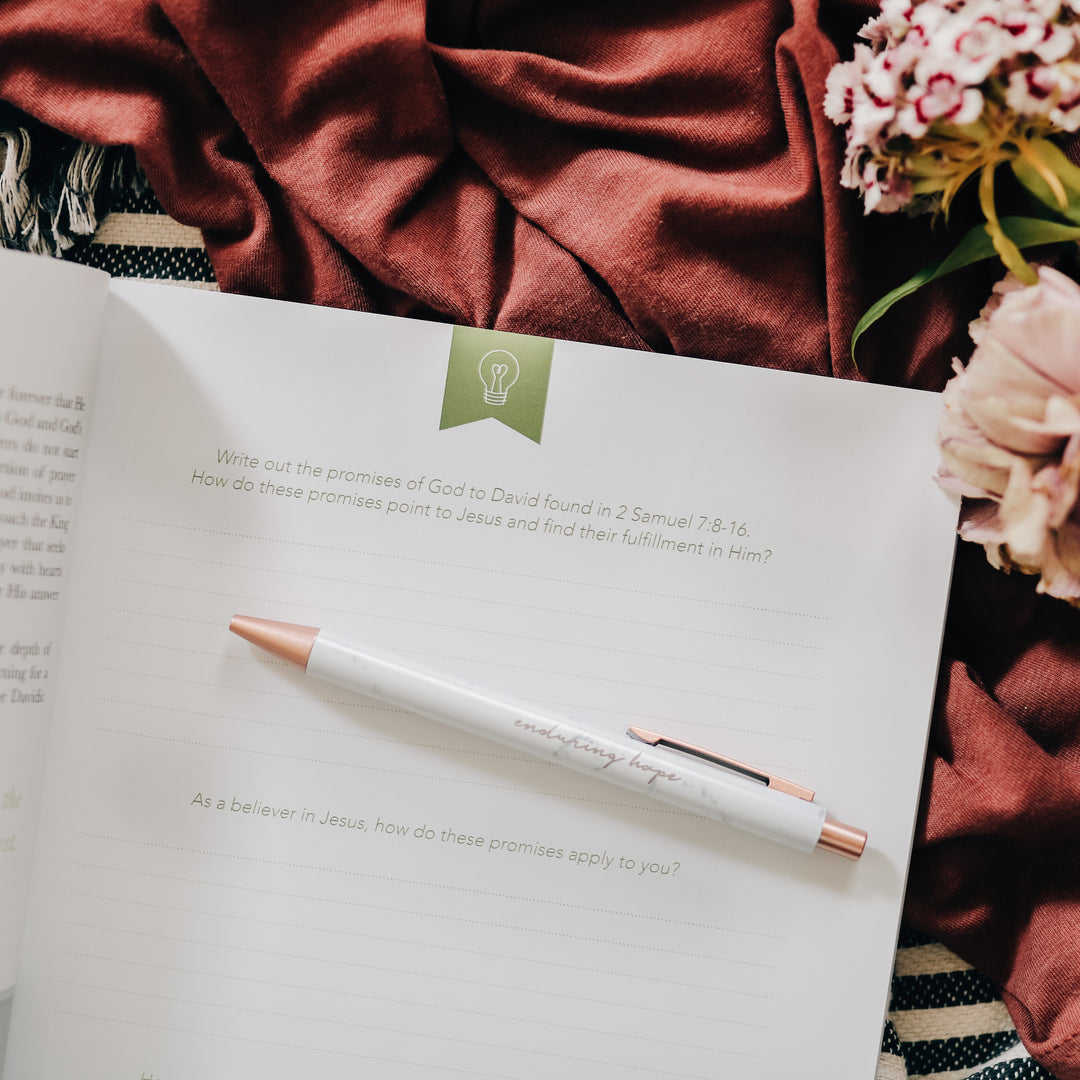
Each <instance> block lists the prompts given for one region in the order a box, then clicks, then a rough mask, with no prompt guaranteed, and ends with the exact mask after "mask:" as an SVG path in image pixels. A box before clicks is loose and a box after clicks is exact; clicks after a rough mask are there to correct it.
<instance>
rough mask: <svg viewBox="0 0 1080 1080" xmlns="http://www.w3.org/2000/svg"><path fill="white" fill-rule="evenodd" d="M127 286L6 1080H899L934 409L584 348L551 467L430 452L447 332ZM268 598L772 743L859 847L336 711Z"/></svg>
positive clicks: (679, 722) (656, 715)
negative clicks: (896, 1001) (299, 1078)
mask: <svg viewBox="0 0 1080 1080" xmlns="http://www.w3.org/2000/svg"><path fill="white" fill-rule="evenodd" d="M113 291H114V294H115V295H114V300H113V302H112V306H111V308H110V312H109V319H110V332H109V335H108V338H107V341H106V348H105V365H104V373H103V378H102V384H101V391H100V402H101V404H100V411H99V414H98V417H97V419H96V426H95V430H94V435H93V445H92V448H91V452H92V454H93V465H92V473H91V475H90V478H89V488H88V491H87V505H88V507H92V510H93V516H92V519H91V520H90V522H89V525H88V528H87V530H86V534H85V537H84V541H83V543H82V545H81V547H80V552H79V563H78V565H77V566H76V570H75V572H76V574H77V575H78V580H77V586H78V587H77V590H76V596H75V598H74V600H75V605H76V606H75V611H74V617H73V618H72V620H71V622H70V626H69V633H68V638H67V646H68V651H69V653H71V654H74V653H75V652H76V648H77V652H78V661H77V662H76V663H72V664H71V665H70V666H69V667H67V668H66V669H65V677H64V686H63V694H62V697H61V699H60V702H59V706H58V711H59V713H60V715H59V717H58V721H57V723H56V726H55V729H54V734H55V738H54V741H53V745H52V751H51V753H52V770H51V773H50V778H49V788H48V794H47V798H48V811H47V814H46V817H45V818H44V823H43V845H42V847H43V857H42V859H41V860H40V862H39V864H38V866H37V868H36V880H35V890H36V891H35V896H34V902H33V916H32V918H31V920H30V923H29V925H28V938H27V940H28V952H27V965H26V972H25V976H26V979H25V982H24V983H23V985H22V987H21V990H20V995H19V997H18V999H17V1000H16V1007H15V1016H14V1021H13V1036H12V1038H13V1046H12V1050H11V1057H12V1062H13V1063H15V1064H14V1075H18V1076H28V1077H32V1076H59V1075H64V1073H65V1070H67V1071H68V1072H72V1073H75V1072H77V1074H78V1075H79V1076H81V1077H84V1078H86V1080H95V1078H101V1080H104V1078H106V1077H109V1078H110V1080H114V1078H117V1077H122V1078H124V1077H132V1078H133V1080H135V1078H139V1077H153V1078H154V1080H172V1078H173V1077H184V1078H189V1077H190V1078H195V1080H212V1078H213V1080H218V1078H221V1080H223V1078H226V1077H233V1076H236V1075H259V1076H266V1077H292V1076H296V1075H309V1074H314V1072H315V1070H316V1069H317V1070H318V1073H319V1075H322V1076H327V1077H342V1078H344V1077H353V1076H356V1075H358V1074H359V1073H360V1072H361V1071H365V1072H367V1071H369V1072H371V1074H372V1075H379V1076H380V1077H401V1078H415V1077H433V1076H443V1075H445V1076H460V1075H467V1076H470V1077H499V1078H506V1077H515V1078H534V1077H535V1078H539V1077H549V1076H551V1075H552V1074H553V1072H554V1071H556V1070H562V1071H563V1072H565V1073H568V1074H569V1075H588V1076H590V1077H596V1078H599V1080H603V1078H607V1077H611V1078H616V1077H618V1078H620V1080H622V1078H626V1077H633V1076H641V1077H657V1078H659V1077H672V1078H709V1077H715V1076H717V1075H722V1074H723V1075H726V1073H727V1071H728V1070H731V1074H732V1075H738V1076H740V1077H747V1078H753V1077H761V1078H766V1077H768V1078H774V1077H776V1076H778V1075H784V1073H783V1071H782V1070H784V1069H794V1067H795V1066H796V1064H797V1063H802V1062H805V1060H807V1058H808V1057H810V1058H813V1059H819V1060H828V1061H829V1062H830V1076H831V1077H836V1078H851V1080H855V1078H857V1077H858V1078H862V1077H865V1076H867V1075H870V1073H871V1072H872V1069H873V1063H874V1061H875V1059H876V1054H877V1049H878V1044H879V1041H880V1033H881V1023H882V1018H883V1014H884V1009H885V1005H886V994H887V988H888V979H889V973H890V967H891V957H892V951H893V947H894V942H895V931H896V925H897V921H898V914H899V906H900V900H901V895H902V890H903V884H904V876H905V868H906V860H907V852H908V845H909V843H910V834H911V829H912V824H913V817H914V810H915V803H916V798H917V793H918V788H919V777H920V768H921V760H922V753H923V748H924V743H925V737H926V724H927V719H928V714H929V708H930V703H931V697H932V692H933V685H934V675H935V670H936V658H937V650H938V644H939V640H940V627H941V619H942V614H943V608H944V597H945V589H946V582H947V578H948V569H949V563H950V556H951V550H952V525H953V523H954V521H955V508H954V507H953V506H951V505H950V504H949V502H948V500H947V499H946V498H945V497H944V496H943V495H942V494H941V493H940V492H938V491H937V489H936V488H935V487H934V485H933V484H932V482H931V481H930V473H931V471H932V454H933V439H932V436H933V430H934V425H935V422H936V415H935V414H936V403H935V401H934V400H933V399H931V398H930V397H928V396H924V395H920V394H914V393H912V394H908V393H900V392H895V391H888V390H882V389H877V388H870V387H865V386H854V385H850V384H841V383H835V382H830V381H826V380H819V379H813V378H804V377H793V376H783V375H778V374H775V373H772V372H766V371H760V370H751V369H738V368H724V367H720V366H718V365H713V364H707V363H703V362H698V361H692V360H683V359H676V358H671V357H655V356H646V355H639V354H635V353H630V352H626V351H620V350H611V349H601V348H598V347H594V346H586V345H573V344H566V343H556V345H555V347H554V354H553V356H552V358H551V368H550V382H549V385H548V390H547V400H546V409H545V410H544V412H543V428H542V436H541V437H540V440H539V442H537V441H536V440H535V438H533V437H529V436H528V435H525V434H522V433H521V431H518V430H513V429H512V428H510V427H509V426H506V425H504V424H501V423H498V422H497V421H496V420H494V419H491V418H489V419H483V420H479V421H477V422H472V423H459V424H456V425H455V426H449V427H446V428H444V429H440V426H439V425H440V417H441V416H445V410H444V406H443V402H444V396H445V395H448V394H449V392H450V391H449V387H448V378H447V371H448V368H447V357H448V353H449V351H450V345H451V334H452V331H451V328H450V327H448V326H440V325H436V324H431V323H421V322H406V321H397V320H391V319H386V318H381V317H377V316H367V315H360V314H356V313H348V312H339V311H328V310H325V309H323V310H319V309H311V308H302V307H296V306H290V305H284V304H273V303H270V302H266V301H258V300H251V299H244V298H238V297H222V296H216V295H212V294H210V295H207V294H198V293H196V294H192V293H185V292H181V291H179V290H170V289H168V288H166V287H155V286H146V285H136V284H132V283H118V284H114V286H113ZM496 376H498V373H496ZM450 381H451V382H452V380H450ZM495 381H497V380H496V377H494V376H493V377H492V379H490V380H487V381H486V382H485V385H484V388H483V391H484V392H490V393H496V392H498V387H497V386H496V387H495V389H494V390H489V388H488V382H492V383H494V382H495ZM235 612H241V613H246V614H252V615H257V616H261V617H265V618H273V619H283V620H287V621H292V622H299V623H305V624H309V625H321V626H327V627H333V628H334V629H336V630H338V631H341V632H343V633H346V634H351V635H353V636H355V638H356V639H357V640H358V641H361V642H367V643H369V644H371V645H372V646H375V647H377V648H379V649H382V650H385V651H389V652H396V653H399V654H401V655H404V656H407V657H412V658H414V659H416V660H417V661H419V662H421V663H423V664H424V665H425V666H427V667H434V668H442V669H445V670H446V671H447V672H448V673H451V674H453V675H454V676H455V677H458V678H467V679H470V680H473V681H475V682H478V683H482V684H486V685H488V686H490V687H491V688H492V689H494V690H496V691H501V692H504V693H507V694H510V695H513V696H514V697H518V698H523V699H525V700H528V701H531V702H534V703H536V704H537V705H539V706H541V707H544V708H548V709H551V710H553V711H557V712H561V713H566V714H570V715H574V716H579V717H581V718H582V719H583V720H586V721H587V722H589V723H590V724H593V725H598V726H600V727H602V728H604V729H605V730H609V731H611V732H613V733H620V732H623V731H625V729H626V727H627V726H628V724H631V723H633V724H639V725H641V726H644V727H648V728H652V729H654V730H659V731H662V732H664V733H665V734H670V735H672V736H674V737H678V738H683V739H687V740H689V741H691V742H697V743H701V744H704V745H706V746H709V747H710V748H715V749H718V750H720V751H722V752H725V753H727V754H730V755H732V756H734V757H738V758H742V759H744V760H746V761H748V762H750V763H752V764H754V765H757V766H761V767H763V768H766V769H768V770H770V771H775V772H777V773H780V774H781V775H785V776H788V777H789V778H790V779H793V780H795V781H798V782H800V783H803V784H805V785H806V786H809V787H812V788H815V789H816V790H817V792H818V799H819V800H820V801H821V802H822V803H824V804H825V805H826V806H828V807H829V810H830V813H831V814H832V815H833V816H835V817H837V818H839V819H840V820H843V821H847V822H850V823H851V824H854V825H857V826H859V827H862V828H865V829H867V830H868V832H869V834H870V844H869V847H868V850H867V853H866V855H865V856H864V857H863V859H862V860H861V861H860V862H859V863H850V862H847V861H846V860H842V859H839V858H836V857H833V856H830V855H825V854H820V853H818V854H814V855H810V856H806V855H800V854H798V853H796V852H793V851H790V850H787V849H785V848H782V847H776V846H772V845H769V844H767V843H764V842H761V841H757V840H755V839H754V838H753V837H750V836H746V835H743V834H740V833H738V832H734V831H732V830H729V829H726V828H724V827H723V826H720V825H717V824H715V823H711V822H708V821H705V820H703V819H698V818H696V817H694V816H692V815H689V814H685V813H682V812H680V811H677V810H673V809H668V808H664V807H662V806H658V805H655V804H652V803H650V802H649V801H648V800H644V799H640V798H637V797H636V796H633V795H632V794H629V793H627V792H624V791H622V790H621V789H619V788H615V787H611V786H609V785H604V784H600V783H598V782H597V781H596V780H595V779H592V778H590V777H584V776H579V775H576V774H574V773H571V772H569V771H567V770H564V769H561V768H560V767H558V766H557V765H554V764H552V763H550V762H545V761H539V760H532V759H527V758H523V757H520V756H518V755H516V754H514V753H513V752H511V751H509V750H506V749H503V748H501V747H499V746H497V745H494V744H491V743H488V742H484V741H481V740H479V739H477V738H475V737H472V736H469V735H467V734H465V733H462V732H458V731H455V730H453V729H451V728H448V727H445V726H442V725H438V724H435V723H432V722H430V721H426V720H422V719H420V718H417V717H413V716H411V715H409V714H408V713H405V712H402V711H400V710H394V709H389V708H386V707H383V706H379V705H377V704H375V703H373V702H370V701H367V700H364V699H362V698H359V697H353V696H350V695H349V694H348V693H346V692H344V691H341V690H337V689H335V688H332V687H327V686H324V685H320V684H318V683H316V682H315V681H314V680H311V679H308V678H306V677H305V676H304V675H303V673H302V672H300V671H298V670H297V669H294V668H290V667H288V666H287V665H285V664H284V663H281V662H278V661H276V660H274V659H273V658H271V657H268V656H267V655H265V654H261V653H259V652H258V651H257V650H255V649H253V648H252V647H251V646H249V645H247V644H246V643H245V642H243V641H240V640H239V639H236V638H235V637H233V636H232V635H230V634H228V632H227V626H228V622H229V619H230V617H231V616H232V615H233V614H234V613H235ZM883 686H888V687H889V688H890V689H889V693H888V695H887V696H883V695H882V693H881V687H883ZM46 845H47V846H46ZM45 1033H48V1037H47V1038H46V1034H45Z"/></svg>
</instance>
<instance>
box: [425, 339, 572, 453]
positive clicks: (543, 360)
mask: <svg viewBox="0 0 1080 1080" xmlns="http://www.w3.org/2000/svg"><path fill="white" fill-rule="evenodd" d="M554 348H555V342H554V341H553V340H552V339H551V338H541V337H530V336H529V335H528V334H507V333H504V332H503V331H501V330H477V329H474V328H473V327H469V326H455V327H454V336H453V339H452V340H451V342H450V362H449V364H448V366H447V369H446V390H445V391H444V393H443V407H442V418H441V419H440V421H439V429H440V430H442V429H443V428H451V427H458V426H459V425H460V424H471V423H472V422H473V421H474V420H486V419H487V418H488V417H491V418H492V419H495V420H499V421H501V422H502V423H504V424H506V425H507V427H512V428H513V429H514V430H515V431H520V432H521V434H522V435H524V436H526V438H529V439H532V440H533V442H537V443H538V442H539V441H540V433H541V431H542V430H543V427H544V407H545V406H546V405H547V391H548V379H549V377H550V376H551V354H552V352H553V350H554Z"/></svg>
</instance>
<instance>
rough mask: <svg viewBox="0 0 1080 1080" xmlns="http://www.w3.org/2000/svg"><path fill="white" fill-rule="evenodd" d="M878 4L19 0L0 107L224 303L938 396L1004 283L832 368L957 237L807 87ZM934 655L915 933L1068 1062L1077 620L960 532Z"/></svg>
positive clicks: (950, 295)
mask: <svg viewBox="0 0 1080 1080" xmlns="http://www.w3.org/2000/svg"><path fill="white" fill-rule="evenodd" d="M872 10H873V4H872V3H871V2H870V0H848V2H845V3H841V2H836V0H821V3H820V8H819V4H818V2H817V0H790V2H784V0H715V2H712V3H704V2H687V0H670V2H669V3H666V4H656V3H644V2H636V0H597V2H594V3H590V4H581V3H580V2H576V0H575V2H572V3H570V2H566V0H549V2H547V3H544V4H537V3H534V2H532V0H481V2H467V0H430V2H428V3H424V2H423V0H363V2H361V0H352V2H347V0H309V2H307V3H305V4H295V3H292V2H288V3H286V2H283V0H257V2H255V0H80V2H79V3H77V4H76V3H72V2H71V0H6V2H5V3H4V4H3V5H2V6H0V98H3V99H4V100H7V101H9V102H11V103H12V104H15V105H17V106H19V107H20V108H22V109H24V110H25V111H27V112H29V113H31V114H32V115H34V116H36V117H37V118H39V119H41V120H43V121H45V122H46V123H49V124H51V125H53V126H54V127H57V128H60V129H61V130H63V131H66V132H68V133H70V134H73V135H77V136H79V137H81V138H84V139H88V140H91V141H94V142H99V143H129V144H131V145H133V146H134V147H135V148H136V151H137V153H138V157H139V160H140V162H141V163H142V165H143V167H144V168H145V170H146V172H147V175H148V176H149V178H150V181H151V183H152V185H153V187H154V190H155V192H156V193H157V195H158V196H159V198H160V199H161V201H162V203H163V204H164V205H165V207H166V208H167V209H168V210H169V211H170V212H171V213H172V214H173V215H174V216H175V217H176V218H178V219H179V220H181V221H184V222H187V223H189V224H193V225H197V226H199V227H200V228H201V229H202V230H203V233H204V236H205V238H206V243H207V247H208V249H209V252H210V255H211V258H212V260H213V263H214V267H215V270H216V272H217V275H218V278H219V281H220V282H221V285H222V287H223V288H225V289H228V290H232V291H238V292H245V293H252V294H257V295H265V296H275V297H281V298H285V299H290V300H299V301H307V302H312V303H317V304H328V305H337V306H344V307H353V308H363V309H371V310H379V311H386V312H391V313H394V314H400V315H416V316H423V317H428V318H439V319H446V320H450V321H455V322H462V323H466V324H473V325H478V326H492V327H497V328H500V329H506V330H514V331H519V332H526V333H538V334H544V335H553V336H560V337H568V338H576V339H581V340H589V341H600V342H605V343H609V344H616V345H626V346H631V347H637V348H646V349H653V350H658V351H670V352H677V353H683V354H689V355H695V356H700V357H706V358H710V359H717V360H728V361H734V362H737V363H749V364H760V365H767V366H770V367H779V368H788V369H792V370H797V371H809V372H816V373H818V374H822V375H833V376H838V377H843V378H871V379H874V380H876V381H884V382H891V383H896V384H901V385H908V386H918V387H924V388H930V389H940V387H941V386H942V385H943V384H944V382H945V380H946V378H947V377H948V374H949V361H950V359H951V357H952V356H953V355H960V356H962V357H963V356H966V355H967V352H968V345H967V341H966V323H967V321H968V320H969V319H971V318H973V317H974V316H975V315H976V314H977V312H978V309H979V307H980V306H981V304H982V302H983V301H984V300H985V298H986V297H987V296H988V295H989V289H990V285H991V283H992V281H993V278H994V276H995V274H994V272H993V271H992V270H991V269H990V268H978V269H975V270H973V271H969V272H965V274H964V275H963V276H962V277H957V278H955V279H953V280H950V281H948V282H946V283H943V284H939V285H937V286H934V287H932V288H929V289H927V290H924V292H922V293H920V294H919V295H918V296H917V297H916V298H915V299H913V300H910V301H908V302H907V303H905V304H904V305H902V306H900V307H898V308H896V309H894V311H893V312H892V313H890V315H889V316H887V317H886V319H884V320H883V321H882V322H881V323H880V324H879V326H878V327H877V328H875V329H874V330H873V331H871V333H870V334H868V335H867V337H866V338H865V339H864V345H863V346H862V347H861V349H860V355H859V366H858V369H856V367H855V366H854V365H853V363H852V361H851V359H850V356H849V354H848V342H849V339H850V335H851V331H852V329H853V327H854V324H855V322H856V320H857V319H858V317H859V315H860V314H861V313H862V311H864V310H865V308H866V307H867V306H868V305H869V304H870V303H871V302H872V301H873V300H875V299H876V298H877V297H878V296H880V295H881V294H882V293H884V292H885V291H887V290H888V289H889V288H891V287H892V286H893V285H895V284H897V283H898V282H899V281H901V280H903V279H904V278H906V277H907V276H908V275H909V274H910V273H911V272H913V271H914V270H915V269H916V268H917V267H919V266H920V265H922V264H924V263H925V262H928V261H930V260H932V259H934V258H939V257H941V255H942V254H943V253H944V252H945V251H946V250H948V247H949V246H950V244H951V243H952V242H953V241H952V240H951V239H950V237H949V236H948V235H946V233H945V231H944V230H943V229H940V228H938V229H936V230H934V229H931V228H930V226H929V223H928V222H927V221H926V220H919V221H909V220H907V219H906V218H903V217H899V218H884V217H871V218H864V217H863V216H862V214H861V209H860V207H859V205H858V201H857V199H856V198H855V196H854V195H853V194H852V193H850V192H846V191H842V190H841V189H840V187H839V185H838V182H837V176H838V172H839V166H840V161H841V157H842V150H843V146H842V137H841V135H840V133H839V132H838V131H837V130H836V129H834V128H833V127H832V126H831V125H830V124H829V123H828V122H827V121H826V120H825V119H824V117H823V114H822V110H821V101H822V98H823V94H824V79H825V75H826V72H827V71H828V69H829V67H830V66H831V64H832V63H833V62H834V60H835V59H836V58H837V55H838V51H839V53H840V55H842V56H844V57H846V56H848V55H850V49H851V44H852V42H853V41H854V37H855V33H856V31H857V29H858V27H859V26H860V25H861V24H862V22H863V21H864V20H865V19H866V17H867V16H868V15H869V14H870V12H871V11H872ZM700 467H701V468H702V469H703V470H707V469H708V467H709V465H708V462H705V461H703V462H701V465H700ZM870 542H872V540H871V541H870ZM945 653H946V655H945V657H944V659H943V662H942V671H941V684H940V692H939V695H938V703H937V708H936V713H935V717H934V724H933V734H932V746H931V754H930V760H929V766H928V771H927V782H926V797H925V799H924V805H923V808H922V814H921V819H920V827H919V834H918V842H917V850H916V854H915V858H914V862H913V868H912V877H911V882H910V888H909V900H908V906H907V917H908V919H909V921H911V922H912V923H913V924H914V925H916V926H918V927H920V928H922V929H925V930H928V931H929V932H931V933H933V934H935V935H936V936H938V937H939V938H941V939H942V940H944V941H945V942H946V943H948V944H949V945H951V946H952V947H953V948H955V949H956V950H957V951H958V952H959V953H960V954H961V955H963V956H965V957H966V958H968V959H969V960H970V961H972V962H973V963H974V964H976V965H977V966H978V967H980V968H981V969H983V970H984V971H986V972H987V973H988V974H990V975H991V976H992V977H994V978H995V979H997V980H998V981H999V982H1000V983H1001V984H1002V986H1003V987H1004V992H1005V996H1006V1000H1007V1002H1008V1004H1009V1007H1010V1010H1011V1011H1012V1014H1013V1017H1014V1019H1015V1020H1016V1023H1017V1027H1018V1029H1019V1030H1020V1032H1021V1034H1022V1036H1023V1038H1024V1040H1025V1042H1026V1043H1027V1045H1028V1046H1029V1048H1030V1049H1031V1051H1032V1052H1033V1054H1034V1055H1035V1056H1036V1057H1038V1058H1039V1059H1040V1060H1041V1061H1043V1062H1044V1063H1045V1064H1046V1065H1047V1067H1048V1068H1049V1069H1050V1070H1051V1071H1053V1072H1054V1073H1055V1074H1056V1075H1057V1076H1058V1077H1060V1078H1061V1080H1080V1034H1078V1032H1080V614H1078V613H1077V612H1075V611H1073V610H1072V609H1070V608H1067V607H1065V606H1063V605H1061V604H1057V603H1054V602H1048V601H1043V600H1041V599H1039V598H1037V597H1036V596H1035V595H1034V592H1033V584H1032V582H1031V581H1030V580H1027V579H1023V578H1010V577H1006V576H1004V575H1002V574H999V573H996V572H994V571H991V570H990V569H989V568H988V567H986V566H985V564H984V561H983V557H982V553H981V551H979V550H978V549H966V550H963V551H962V552H961V554H960V558H959V560H958V565H957V571H956V581H955V589H954V594H953V598H952V602H951V607H950V616H949V625H948V630H947V635H946V643H945ZM882 691H883V693H887V692H888V688H884V687H883V688H882Z"/></svg>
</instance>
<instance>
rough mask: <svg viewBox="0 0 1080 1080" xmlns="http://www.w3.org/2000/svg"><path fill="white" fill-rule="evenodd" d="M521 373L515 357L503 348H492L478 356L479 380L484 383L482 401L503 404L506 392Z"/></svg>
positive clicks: (490, 403)
mask: <svg viewBox="0 0 1080 1080" xmlns="http://www.w3.org/2000/svg"><path fill="white" fill-rule="evenodd" d="M520 374H521V367H520V366H519V365H518V361H517V357H516V356H515V355H514V354H513V353H512V352H507V351H506V350H505V349H492V350H491V352H487V353H484V355H483V356H482V357H481V358H480V381H481V382H482V383H483V384H484V401H486V402H487V403H488V404H489V405H505V404H506V394H507V391H508V390H509V389H510V387H511V386H513V385H514V383H516V382H517V380H518V376H519V375H520Z"/></svg>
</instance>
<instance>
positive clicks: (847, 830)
mask: <svg viewBox="0 0 1080 1080" xmlns="http://www.w3.org/2000/svg"><path fill="white" fill-rule="evenodd" d="M817 846H818V847H819V848H821V850H822V851H831V852H832V853H833V854H834V855H842V856H843V857H844V858H845V859H858V858H859V857H860V856H861V855H862V853H863V849H864V848H865V847H866V833H865V832H863V830H862V829H856V828H855V826H854V825H845V824H844V823H843V822H841V821H833V820H832V818H826V819H825V824H824V826H823V827H822V829H821V839H820V840H818V842H817Z"/></svg>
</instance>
